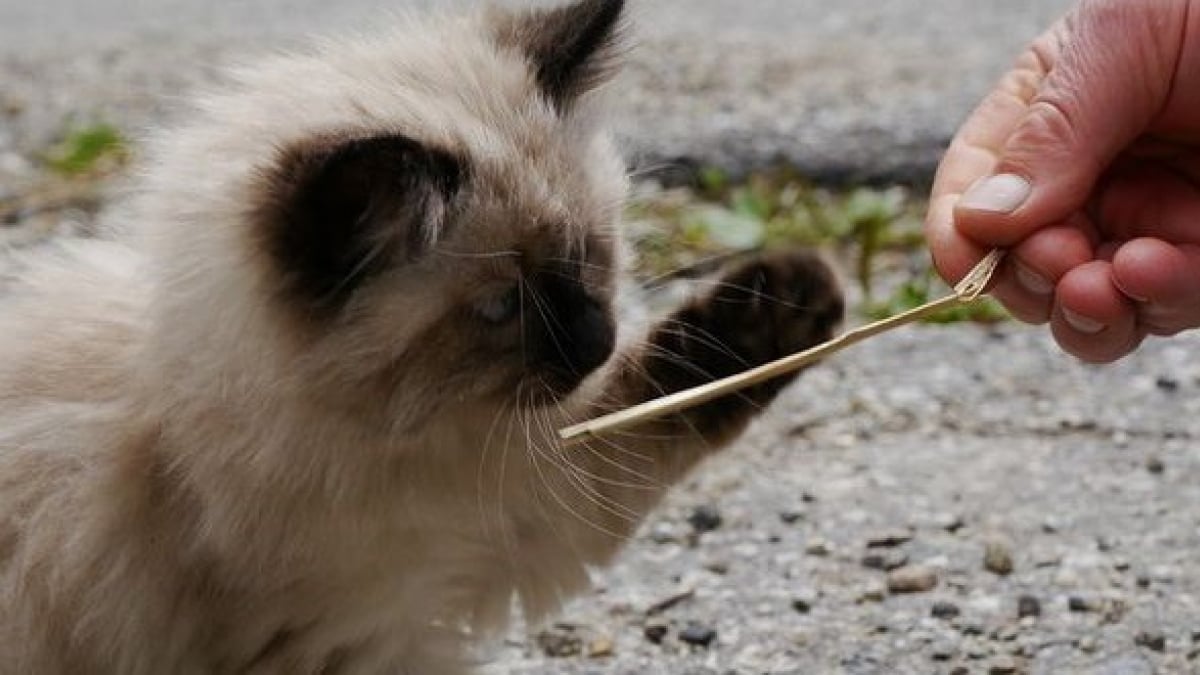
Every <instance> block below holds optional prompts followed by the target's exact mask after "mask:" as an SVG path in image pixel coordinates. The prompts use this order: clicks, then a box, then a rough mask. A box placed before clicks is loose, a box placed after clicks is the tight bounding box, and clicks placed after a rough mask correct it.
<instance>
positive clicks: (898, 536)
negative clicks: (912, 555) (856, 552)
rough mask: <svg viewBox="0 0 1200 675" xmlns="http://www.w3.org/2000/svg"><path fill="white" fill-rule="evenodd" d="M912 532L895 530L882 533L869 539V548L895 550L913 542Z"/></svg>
mask: <svg viewBox="0 0 1200 675" xmlns="http://www.w3.org/2000/svg"><path fill="white" fill-rule="evenodd" d="M912 538H913V535H912V532H910V531H908V530H893V531H890V532H880V533H879V534H876V535H874V536H872V537H871V538H870V539H867V548H895V547H897V546H901V545H903V544H907V543H908V542H910V541H912Z"/></svg>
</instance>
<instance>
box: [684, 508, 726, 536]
mask: <svg viewBox="0 0 1200 675" xmlns="http://www.w3.org/2000/svg"><path fill="white" fill-rule="evenodd" d="M687 520H688V523H689V524H690V525H691V526H692V530H694V531H695V532H696V534H704V533H705V532H712V531H714V530H716V529H718V528H720V527H721V524H722V523H723V522H724V519H723V518H722V517H721V511H720V510H719V509H718V508H717V507H715V506H713V505H712V504H703V505H701V506H697V507H696V508H695V509H693V510H692V514H691V515H690V516H688V519H687Z"/></svg>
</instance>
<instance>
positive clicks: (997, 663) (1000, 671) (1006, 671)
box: [987, 655, 1019, 675]
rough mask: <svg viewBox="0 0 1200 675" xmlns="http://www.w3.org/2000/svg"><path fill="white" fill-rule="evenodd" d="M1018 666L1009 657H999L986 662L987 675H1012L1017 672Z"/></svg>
mask: <svg viewBox="0 0 1200 675" xmlns="http://www.w3.org/2000/svg"><path fill="white" fill-rule="evenodd" d="M1018 667H1019V666H1017V662H1016V660H1015V659H1013V657H1011V656H1005V655H1000V656H996V657H994V658H992V660H990V661H988V665H987V669H988V670H987V671H988V675H1012V673H1015V672H1017V669H1018Z"/></svg>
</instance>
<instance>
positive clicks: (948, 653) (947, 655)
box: [929, 640, 958, 661]
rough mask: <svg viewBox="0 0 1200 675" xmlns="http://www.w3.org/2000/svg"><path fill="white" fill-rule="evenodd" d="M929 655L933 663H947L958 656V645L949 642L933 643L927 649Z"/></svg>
mask: <svg viewBox="0 0 1200 675" xmlns="http://www.w3.org/2000/svg"><path fill="white" fill-rule="evenodd" d="M929 655H930V656H931V657H933V660H934V661H949V660H951V659H953V658H954V657H955V656H958V645H956V644H954V643H953V642H951V641H949V640H941V641H938V642H934V643H933V646H932V647H930V648H929Z"/></svg>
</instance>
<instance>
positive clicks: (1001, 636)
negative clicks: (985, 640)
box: [992, 624, 1021, 642]
mask: <svg viewBox="0 0 1200 675" xmlns="http://www.w3.org/2000/svg"><path fill="white" fill-rule="evenodd" d="M1020 635H1021V630H1020V629H1019V628H1017V627H1016V626H1014V625H1012V624H1006V625H1004V626H1001V627H999V628H997V629H996V631H995V633H993V634H992V636H993V637H995V638H996V639H997V640H999V641H1000V642H1012V641H1014V640H1016V639H1017V637H1018V636H1020Z"/></svg>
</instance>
